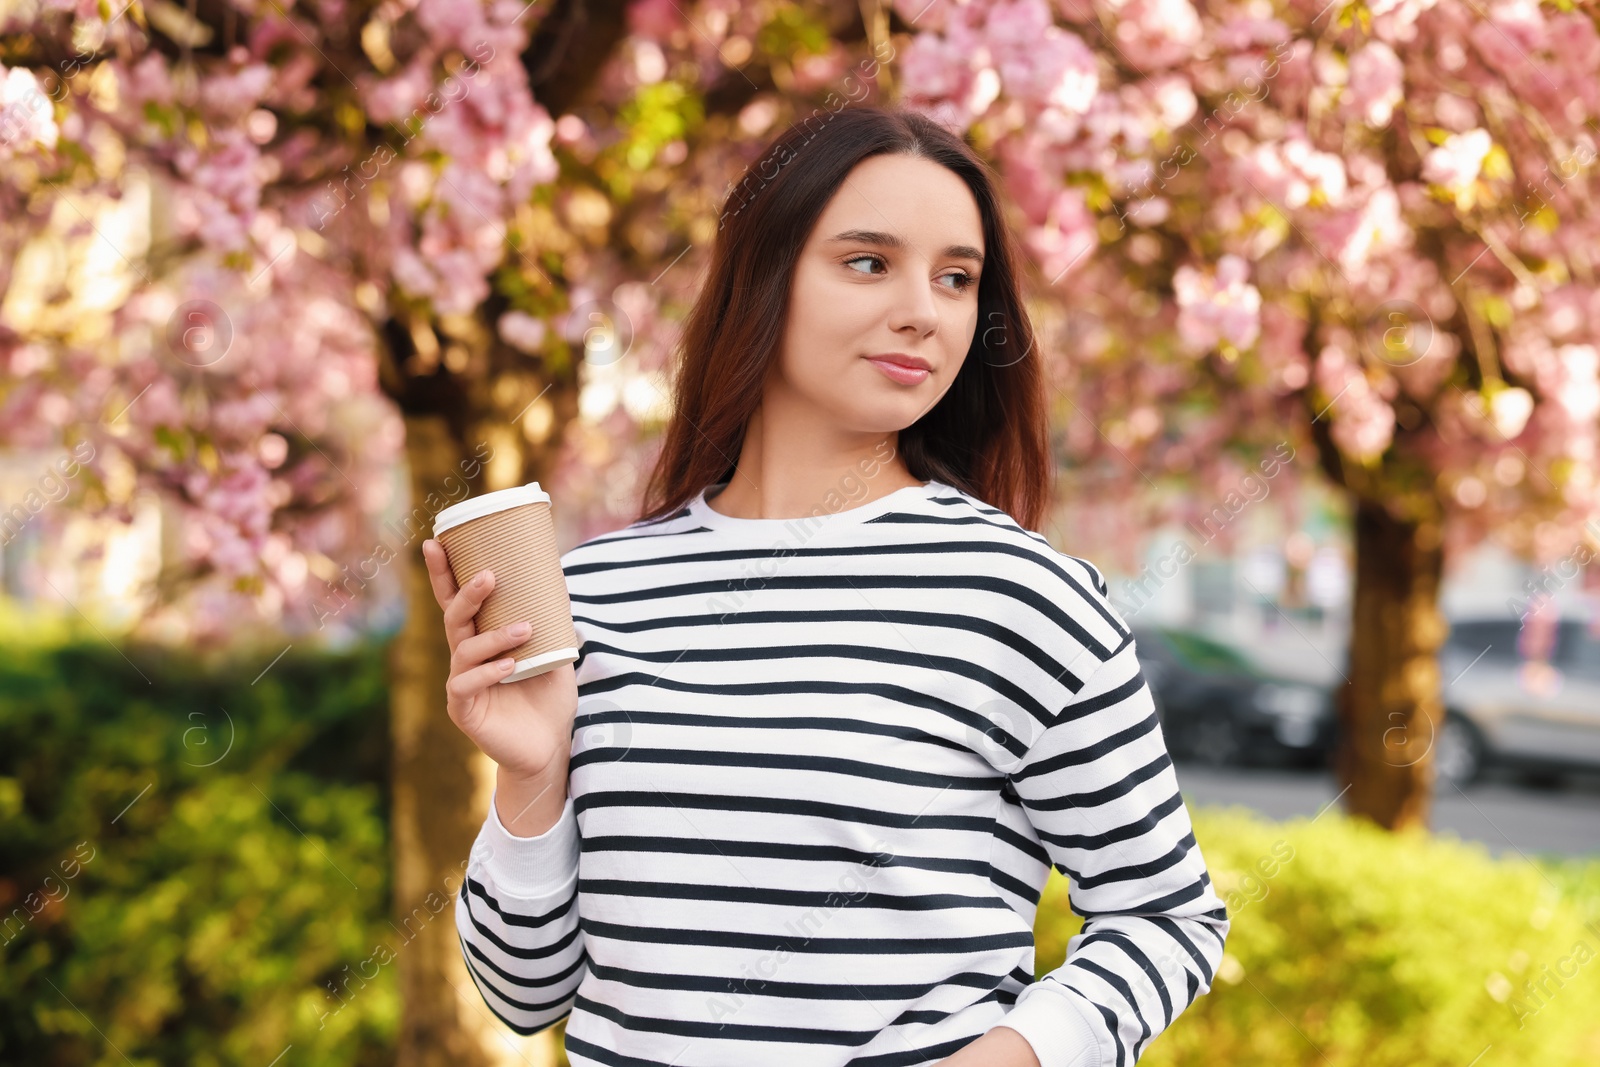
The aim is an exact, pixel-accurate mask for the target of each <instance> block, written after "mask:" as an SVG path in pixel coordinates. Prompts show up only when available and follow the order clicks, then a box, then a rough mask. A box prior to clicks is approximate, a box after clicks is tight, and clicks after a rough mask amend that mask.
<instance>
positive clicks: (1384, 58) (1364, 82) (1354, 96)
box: [1342, 41, 1404, 126]
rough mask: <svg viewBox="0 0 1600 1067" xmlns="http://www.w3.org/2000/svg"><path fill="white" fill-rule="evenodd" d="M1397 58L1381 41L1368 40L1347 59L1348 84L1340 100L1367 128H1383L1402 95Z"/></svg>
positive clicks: (1400, 74) (1400, 68)
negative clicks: (1348, 70) (1348, 61)
mask: <svg viewBox="0 0 1600 1067" xmlns="http://www.w3.org/2000/svg"><path fill="white" fill-rule="evenodd" d="M1403 83H1404V72H1403V68H1402V67H1401V64H1400V57H1399V56H1397V55H1395V53H1394V49H1393V48H1390V47H1389V46H1388V45H1386V44H1384V43H1383V42H1382V41H1369V42H1368V43H1367V45H1366V47H1364V48H1362V49H1361V50H1360V51H1358V52H1357V53H1356V54H1355V55H1353V56H1351V57H1350V82H1349V85H1348V86H1347V87H1346V89H1345V93H1346V95H1345V97H1344V99H1343V101H1342V103H1343V105H1344V107H1345V110H1346V112H1347V113H1349V114H1352V115H1354V116H1356V117H1357V118H1359V119H1360V120H1361V121H1362V122H1365V123H1366V124H1367V125H1368V126H1385V125H1387V124H1388V122H1389V117H1390V116H1391V115H1392V114H1394V106H1395V105H1396V104H1398V103H1399V102H1400V100H1401V98H1402V96H1403Z"/></svg>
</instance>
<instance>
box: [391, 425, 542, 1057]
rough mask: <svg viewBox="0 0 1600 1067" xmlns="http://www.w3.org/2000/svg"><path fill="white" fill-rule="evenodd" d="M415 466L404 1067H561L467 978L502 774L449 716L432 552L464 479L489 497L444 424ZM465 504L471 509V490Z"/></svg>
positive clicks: (398, 906)
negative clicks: (481, 834)
mask: <svg viewBox="0 0 1600 1067" xmlns="http://www.w3.org/2000/svg"><path fill="white" fill-rule="evenodd" d="M406 457H407V460H408V463H409V467H410V480H411V494H412V497H411V508H412V510H411V513H410V515H409V516H408V522H409V524H410V525H409V529H408V530H407V533H408V534H409V540H408V541H407V542H406V543H405V544H403V545H400V546H397V549H396V550H397V552H398V553H399V556H400V558H399V559H398V560H396V561H395V565H396V566H399V567H401V568H402V569H403V573H404V575H405V590H406V620H405V625H404V627H403V628H402V629H401V631H400V633H399V635H398V636H397V637H396V638H395V641H394V643H393V645H392V648H391V652H390V664H389V667H390V679H391V685H392V688H391V690H390V693H391V695H390V721H391V728H392V732H393V742H392V744H393V760H394V763H393V775H394V806H393V810H392V812H391V826H392V833H393V840H394V913H395V915H394V927H395V930H394V933H393V934H392V935H391V944H392V945H393V949H394V953H395V957H396V965H397V966H398V968H399V977H400V995H401V1005H402V1010H401V1019H400V1040H399V1049H398V1055H397V1058H396V1063H397V1065H398V1067H490V1065H499V1064H511V1063H518V1064H524V1065H528V1067H547V1065H549V1064H553V1063H555V1058H554V1045H553V1043H552V1040H551V1034H550V1032H549V1031H546V1032H545V1033H543V1034H539V1035H535V1036H534V1037H532V1038H523V1037H520V1036H518V1035H517V1034H515V1033H513V1032H512V1031H511V1030H510V1029H508V1028H507V1027H506V1026H505V1025H504V1024H502V1023H501V1022H500V1021H499V1020H498V1019H496V1018H495V1017H494V1016H493V1015H492V1014H490V1012H489V1009H488V1007H487V1005H485V1004H484V1002H483V997H482V995H481V994H480V993H479V992H478V989H477V986H475V985H474V984H473V982H472V978H471V976H469V975H468V974H467V969H466V964H465V962H464V961H463V960H462V958H461V944H460V942H459V941H458V940H457V937H456V928H455V899H454V896H455V893H456V892H457V891H458V890H459V889H460V887H461V883H462V878H463V876H464V873H465V867H464V864H465V861H466V859H467V855H468V853H469V852H470V851H471V848H472V841H473V838H474V837H476V836H477V833H478V828H479V826H481V825H482V823H483V819H484V817H485V816H486V815H487V814H488V810H489V809H488V805H489V794H490V790H491V789H492V786H493V781H494V768H493V764H492V763H490V762H489V760H488V759H486V758H485V757H484V756H483V755H482V754H481V753H479V752H478V749H477V746H476V745H474V744H473V743H472V741H471V740H470V739H469V738H468V737H467V735H466V734H464V733H462V732H461V730H460V729H459V728H458V727H457V726H456V725H455V723H453V722H451V721H450V717H449V716H448V715H447V714H445V710H444V700H445V697H444V685H445V680H446V679H447V678H448V677H449V673H450V652H449V646H448V645H447V644H446V643H445V637H444V622H443V616H442V613H441V611H440V609H439V605H438V602H437V601H435V600H434V597H433V591H432V589H431V587H430V585H429V581H428V570H427V566H426V564H425V563H424V561H423V558H422V542H423V540H424V539H425V538H428V537H431V536H433V518H434V515H435V514H436V513H437V512H438V511H439V510H440V508H439V506H438V504H439V502H440V498H441V497H442V496H444V494H446V493H448V492H450V491H451V487H452V485H453V484H456V483H452V482H451V481H450V479H451V478H452V477H453V478H454V479H456V482H460V481H466V482H467V483H468V484H469V485H470V486H471V487H472V495H477V494H478V493H480V492H484V491H487V490H486V489H485V488H482V487H481V486H482V481H481V476H479V475H478V474H477V473H476V471H475V470H474V462H475V461H474V460H473V459H472V458H471V457H470V456H469V455H468V454H467V452H466V450H465V449H464V448H463V446H462V445H461V443H460V442H459V441H458V440H456V438H455V437H454V436H453V435H452V434H451V433H450V431H449V429H448V426H447V421H446V419H445V418H443V417H440V416H407V418H406ZM468 471H472V472H473V473H471V474H467V473H466V472H468ZM464 475H465V477H464ZM493 488H504V487H503V486H495V487H493ZM430 495H431V496H433V498H434V499H433V502H432V503H431V504H430V501H429V498H430ZM455 495H456V497H457V498H460V491H459V488H457V489H456V490H455Z"/></svg>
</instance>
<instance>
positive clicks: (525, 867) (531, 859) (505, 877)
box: [473, 793, 579, 900]
mask: <svg viewBox="0 0 1600 1067" xmlns="http://www.w3.org/2000/svg"><path fill="white" fill-rule="evenodd" d="M578 846H579V837H578V817H577V814H576V813H575V812H574V810H573V806H572V797H571V796H570V795H569V796H568V797H567V799H566V803H564V804H563V805H562V806H561V814H560V816H558V817H557V818H556V821H555V823H554V825H552V826H551V827H550V828H549V829H548V830H546V831H545V832H544V833H542V834H538V835H536V836H534V837H517V836H516V835H514V834H513V833H512V832H511V831H510V830H507V829H506V828H505V824H503V823H502V822H501V821H500V813H499V812H498V811H496V810H495V804H494V794H493V793H491V794H490V796H489V816H488V818H486V819H484V821H483V828H482V829H481V830H479V831H478V840H477V842H476V844H475V845H474V846H473V852H474V853H475V854H476V855H477V856H478V857H479V859H480V860H481V861H482V863H483V869H484V870H485V872H487V874H488V875H489V878H490V879H491V880H492V881H493V882H494V885H495V888H496V889H498V890H499V891H500V892H502V893H505V894H507V895H508V896H513V897H518V898H520V899H523V900H537V899H539V898H540V897H546V896H557V895H561V896H565V895H566V894H567V893H569V892H570V891H571V889H572V884H573V882H575V881H576V880H577V878H578V851H579V848H578Z"/></svg>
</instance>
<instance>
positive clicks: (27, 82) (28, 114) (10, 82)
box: [0, 65, 59, 159]
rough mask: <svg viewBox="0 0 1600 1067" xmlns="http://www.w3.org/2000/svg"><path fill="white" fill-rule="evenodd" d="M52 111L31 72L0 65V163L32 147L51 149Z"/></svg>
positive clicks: (55, 131)
mask: <svg viewBox="0 0 1600 1067" xmlns="http://www.w3.org/2000/svg"><path fill="white" fill-rule="evenodd" d="M58 133H59V130H58V129H57V127H56V121H55V108H54V107H53V106H52V105H51V103H50V98H49V97H48V96H46V95H45V93H44V90H43V89H41V88H40V87H39V81H38V79H37V78H35V77H34V76H33V71H31V70H27V69H25V68H23V67H13V68H12V69H10V70H7V69H6V68H5V66H4V65H0V159H4V158H5V155H4V154H5V153H9V152H11V151H16V150H20V149H22V148H25V147H28V146H29V145H32V144H37V145H41V146H43V147H45V148H54V147H55V144H56V137H57V135H58Z"/></svg>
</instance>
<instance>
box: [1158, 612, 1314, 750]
mask: <svg viewBox="0 0 1600 1067" xmlns="http://www.w3.org/2000/svg"><path fill="white" fill-rule="evenodd" d="M1134 643H1135V648H1136V650H1137V653H1138V657H1139V663H1140V666H1141V667H1142V668H1143V670H1144V675H1145V678H1146V680H1147V681H1148V682H1149V683H1150V689H1151V691H1152V692H1153V693H1154V695H1155V700H1156V708H1157V711H1158V713H1159V714H1160V717H1161V730H1162V733H1163V734H1164V735H1165V736H1166V740H1167V749H1168V751H1170V752H1171V753H1172V756H1173V758H1174V759H1192V760H1196V761H1198V762H1201V763H1208V764H1212V765H1215V766H1220V765H1226V764H1232V763H1246V764H1248V763H1278V764H1292V765H1298V766H1319V765H1323V764H1326V762H1327V761H1328V758H1329V756H1330V754H1331V752H1332V749H1333V745H1334V741H1335V738H1336V732H1337V719H1336V717H1335V714H1334V708H1333V700H1332V696H1331V694H1330V693H1329V691H1328V690H1327V689H1325V688H1320V687H1318V686H1315V685H1311V684H1308V683H1307V682H1304V681H1301V680H1298V679H1293V678H1287V677H1282V676H1279V675H1276V674H1273V673H1271V672H1268V671H1264V670H1262V669H1260V668H1258V667H1256V666H1255V665H1254V664H1252V663H1251V662H1250V660H1249V659H1248V658H1247V657H1246V656H1244V655H1243V654H1242V653H1241V652H1239V651H1238V650H1237V649H1235V648H1233V647H1231V646H1229V645H1227V644H1225V643H1223V642H1221V641H1217V640H1215V639H1213V638H1210V637H1207V636H1205V635H1204V634H1200V633H1197V632H1195V631H1193V630H1187V629H1182V628H1178V627H1143V626H1141V627H1135V629H1134Z"/></svg>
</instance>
